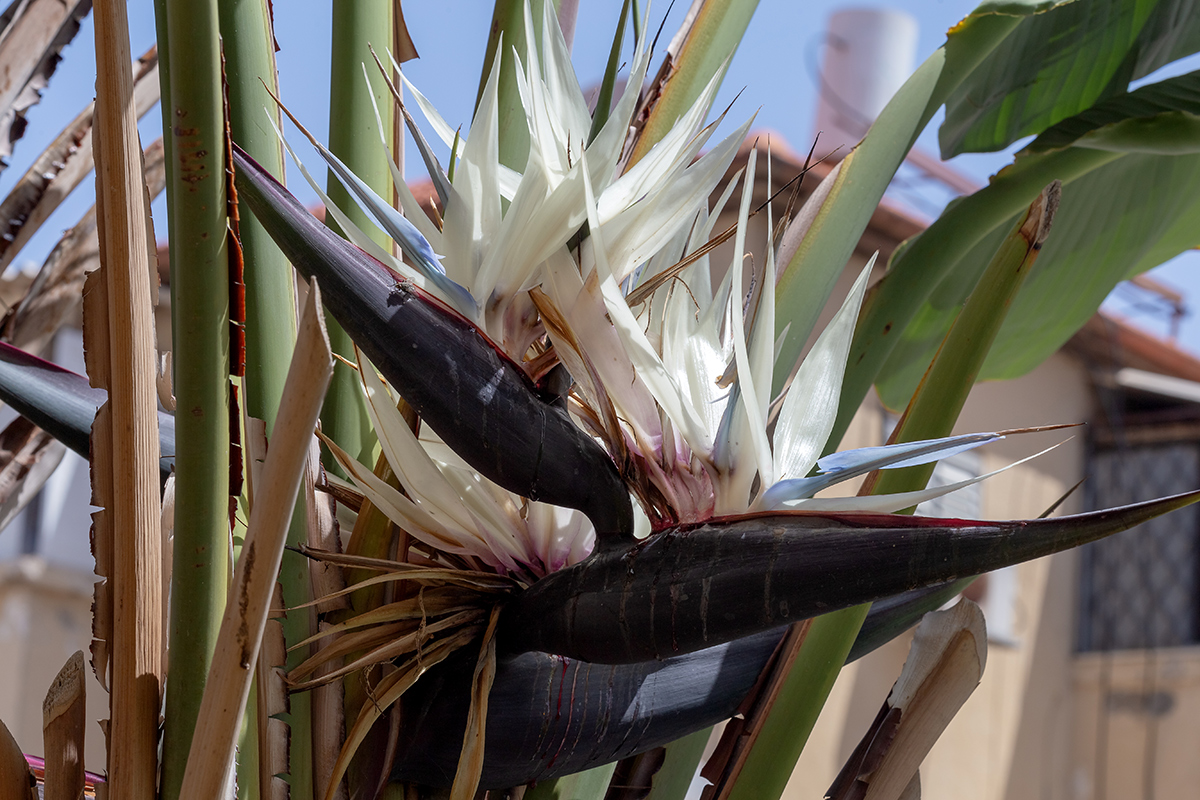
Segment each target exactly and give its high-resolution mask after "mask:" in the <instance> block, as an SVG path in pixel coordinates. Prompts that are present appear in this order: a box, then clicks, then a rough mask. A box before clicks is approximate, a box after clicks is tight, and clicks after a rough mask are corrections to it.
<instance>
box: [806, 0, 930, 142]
mask: <svg viewBox="0 0 1200 800" xmlns="http://www.w3.org/2000/svg"><path fill="white" fill-rule="evenodd" d="M823 44H824V58H823V59H822V63H821V71H820V74H819V76H818V81H819V86H818V90H819V93H820V96H819V100H818V104H817V127H816V130H817V131H820V133H821V136H820V139H819V140H818V142H817V150H816V155H817V156H818V157H819V156H824V155H827V154H829V153H830V152H831V151H833V150H835V149H836V148H839V147H840V148H841V149H838V150H837V153H836V155H834V156H833V158H834V159H838V158H841V157H842V156H844V155H845V154H846V153H848V152H850V149H851V148H853V147H854V145H856V144H858V142H859V140H860V139H862V137H863V136H864V135H865V134H866V132H867V128H869V127H870V126H871V123H872V122H874V121H875V118H876V117H877V116H879V112H880V111H882V110H883V107H884V106H885V105H887V102H888V100H890V99H891V98H892V95H893V94H895V93H896V90H898V89H899V88H900V87H901V85H903V83H904V81H905V80H907V78H908V76H909V74H910V73H911V72H912V70H913V63H914V61H915V58H916V53H917V21H916V20H915V19H914V18H913V17H912V16H910V15H908V14H905V13H904V12H902V11H895V10H892V9H882V8H859V9H849V10H845V11H838V12H836V13H834V14H833V15H831V16H830V18H829V28H828V31H827V32H826V36H825V41H824V42H823Z"/></svg>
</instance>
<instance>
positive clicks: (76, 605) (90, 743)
mask: <svg viewBox="0 0 1200 800" xmlns="http://www.w3.org/2000/svg"><path fill="white" fill-rule="evenodd" d="M93 580H95V578H94V577H93V576H91V575H87V574H84V573H81V572H78V571H76V570H69V569H63V568H61V567H57V566H54V565H52V564H48V563H47V562H46V561H45V560H44V559H41V558H38V557H36V556H25V557H22V558H18V559H14V560H11V561H5V562H0V676H3V678H4V679H3V680H0V720H3V721H4V724H5V725H6V726H7V727H8V729H9V731H10V732H11V733H12V735H13V737H14V738H15V739H16V740H17V744H18V745H20V747H21V750H22V751H23V752H26V753H34V754H41V753H42V752H43V747H42V699H43V698H44V697H45V696H46V690H47V689H49V688H50V683H51V682H52V681H53V680H54V677H55V675H57V674H58V671H59V670H60V669H61V668H62V666H63V664H65V663H66V661H67V659H68V658H70V657H71V654H72V653H74V652H75V651H76V650H82V651H83V652H84V655H85V657H86V656H88V655H89V654H88V646H89V644H90V642H91V638H92V592H91V585H92V581H93ZM85 672H86V675H87V688H86V691H87V719H88V724H87V726H86V728H85V730H84V735H85V737H86V738H85V749H84V763H85V765H86V767H87V768H88V769H90V770H93V771H101V770H103V768H104V742H103V737H102V734H101V732H100V727H99V726H98V725H97V723H96V720H99V719H105V718H107V717H108V694H107V693H105V692H104V691H103V690H102V689H101V688H100V684H99V683H98V682H97V681H96V679H95V676H93V674H92V669H91V666H90V665H89V666H87V667H86V669H85Z"/></svg>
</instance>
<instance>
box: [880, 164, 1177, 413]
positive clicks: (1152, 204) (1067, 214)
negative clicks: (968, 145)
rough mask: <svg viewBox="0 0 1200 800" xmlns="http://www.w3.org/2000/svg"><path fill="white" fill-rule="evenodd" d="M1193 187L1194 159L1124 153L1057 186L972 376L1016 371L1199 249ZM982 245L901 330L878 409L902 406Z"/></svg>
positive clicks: (958, 300)
mask: <svg viewBox="0 0 1200 800" xmlns="http://www.w3.org/2000/svg"><path fill="white" fill-rule="evenodd" d="M1063 152H1071V151H1063ZM1077 152H1079V153H1083V152H1085V151H1082V150H1077ZM1091 152H1097V153H1098V152H1099V151H1091ZM1198 182H1200V155H1190V156H1157V155H1144V154H1133V155H1128V156H1124V157H1122V158H1120V159H1117V160H1114V161H1112V162H1111V163H1108V164H1106V165H1104V166H1101V167H1099V168H1097V169H1095V170H1093V171H1091V172H1090V173H1088V174H1086V175H1084V176H1083V177H1080V178H1078V179H1076V180H1074V181H1072V182H1071V183H1069V184H1067V185H1065V186H1064V187H1063V200H1062V207H1061V208H1060V210H1059V215H1058V219H1057V221H1056V223H1055V230H1054V235H1052V236H1051V237H1050V239H1049V241H1048V242H1047V243H1046V247H1045V248H1044V249H1043V251H1042V254H1041V257H1040V258H1039V260H1038V263H1037V266H1036V268H1035V269H1034V271H1033V273H1032V274H1031V275H1030V277H1029V280H1028V281H1027V283H1026V285H1025V286H1024V287H1023V288H1022V290H1021V292H1020V294H1018V296H1017V298H1016V299H1015V300H1014V301H1013V307H1012V309H1011V311H1010V313H1009V317H1008V319H1007V320H1006V321H1005V323H1004V326H1003V327H1002V328H1001V330H1000V333H999V335H998V336H997V338H996V342H995V344H994V345H993V348H992V352H991V354H990V355H989V357H988V360H987V362H986V363H985V365H984V367H983V370H982V371H981V373H980V376H979V377H980V379H981V380H987V379H998V378H1013V377H1017V376H1019V375H1023V374H1025V373H1026V372H1028V371H1029V370H1031V369H1033V368H1034V367H1036V366H1037V365H1038V364H1040V363H1041V362H1042V361H1043V360H1045V359H1046V358H1047V357H1049V356H1050V354H1051V353H1053V352H1054V351H1055V350H1057V349H1058V348H1059V347H1061V346H1062V344H1063V343H1065V342H1066V341H1067V339H1069V338H1070V337H1071V336H1072V335H1073V334H1074V333H1075V331H1077V330H1078V329H1079V328H1080V327H1082V325H1083V324H1084V323H1085V322H1086V321H1087V320H1088V319H1089V318H1090V317H1091V315H1092V314H1094V313H1095V311H1096V309H1097V308H1098V307H1099V306H1100V303H1101V302H1103V300H1104V298H1105V297H1106V296H1107V295H1108V293H1109V292H1111V291H1112V289H1113V287H1114V286H1116V284H1117V283H1119V282H1120V281H1122V280H1126V279H1128V278H1131V277H1133V276H1134V275H1137V274H1140V273H1141V272H1144V271H1145V270H1147V269H1150V268H1151V267H1155V266H1157V265H1158V264H1161V263H1162V262H1164V261H1166V260H1167V259H1169V258H1172V257H1174V256H1175V255H1178V254H1179V253H1181V252H1183V251H1184V250H1187V249H1188V248H1191V247H1195V246H1197V245H1198V244H1200V197H1198V196H1197V194H1196V186H1197V185H1198ZM983 191H985V192H986V191H987V190H986V189H985V190H983ZM979 194H982V192H980V193H979ZM972 199H974V198H972ZM997 227H999V226H997ZM930 230H933V229H932V228H930ZM926 233H928V231H927V232H926ZM924 235H925V234H922V236H924ZM985 245H986V242H985V243H981V245H980V248H978V249H976V250H973V251H971V253H969V254H968V255H967V256H966V257H964V258H963V259H962V261H961V262H960V263H959V264H957V265H956V266H955V267H954V272H955V273H957V274H955V275H954V278H953V279H948V282H944V283H943V285H942V286H939V287H938V290H937V292H936V293H935V294H934V295H933V297H931V298H930V299H929V300H927V301H926V302H925V303H924V304H923V306H922V307H921V309H920V311H919V312H918V313H917V315H916V316H915V317H914V318H913V321H912V323H911V324H909V325H908V326H907V328H905V329H904V331H903V333H902V334H901V336H900V338H899V343H898V345H897V347H896V349H895V351H894V352H893V353H892V355H891V357H890V358H889V359H888V361H887V363H886V365H885V366H884V367H883V369H882V370H881V371H880V373H879V377H878V381H877V384H876V386H877V388H878V389H879V393H880V397H881V398H882V399H883V401H884V403H885V404H886V405H889V406H891V407H900V406H903V405H904V403H905V402H907V398H908V396H909V395H910V394H911V393H912V390H913V388H915V386H916V384H917V382H918V381H919V380H920V378H921V374H922V373H923V372H924V369H925V366H926V365H927V364H928V363H929V360H930V358H932V356H933V353H934V351H936V349H937V347H938V345H939V344H940V342H941V339H942V336H943V335H944V333H945V331H946V330H947V329H948V328H949V325H950V323H951V322H952V321H953V319H954V316H955V314H957V311H958V308H960V307H961V305H962V302H963V300H964V294H963V292H962V287H963V286H964V285H965V284H967V283H969V276H970V275H972V274H973V273H974V272H975V271H976V269H977V268H976V267H975V264H973V263H971V262H972V259H974V258H976V257H977V255H978V250H979V249H982V247H983V246H985ZM914 250H915V248H914ZM923 250H924V248H923ZM976 263H978V262H976ZM927 266H928V265H927Z"/></svg>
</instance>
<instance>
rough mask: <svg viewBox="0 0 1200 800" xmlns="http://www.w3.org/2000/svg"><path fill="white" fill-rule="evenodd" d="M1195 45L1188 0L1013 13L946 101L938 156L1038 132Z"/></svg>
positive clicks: (1197, 37) (1092, 3) (1122, 0)
mask: <svg viewBox="0 0 1200 800" xmlns="http://www.w3.org/2000/svg"><path fill="white" fill-rule="evenodd" d="M1196 50H1200V14H1198V13H1197V6H1196V3H1195V0H1150V1H1149V2H1148V1H1147V0H1088V2H1062V3H1059V4H1057V5H1056V6H1055V7H1054V8H1052V9H1050V10H1049V11H1046V12H1044V13H1041V14H1037V15H1034V16H1030V17H1028V18H1026V19H1025V20H1023V21H1022V22H1021V24H1020V25H1019V26H1018V27H1017V29H1016V30H1015V31H1013V33H1012V34H1011V35H1010V36H1009V37H1008V38H1007V39H1005V41H1004V43H1003V44H1001V45H1000V46H999V47H997V48H996V49H995V50H993V51H992V52H991V53H990V54H989V55H988V57H987V59H986V60H985V61H984V62H983V63H982V64H980V66H979V68H978V69H976V70H975V71H974V72H973V73H971V75H970V77H968V78H967V79H966V80H965V81H963V83H962V84H961V85H960V86H959V87H958V88H957V89H956V90H955V92H954V93H953V94H952V95H951V96H950V98H949V99H948V100H947V101H946V122H945V124H943V125H942V128H941V131H940V139H941V146H942V157H943V158H950V157H952V156H955V155H958V154H959V153H964V152H980V151H990V150H1000V149H1002V148H1004V147H1007V146H1008V145H1009V144H1012V143H1013V142H1014V141H1016V140H1017V139H1019V138H1021V137H1022V136H1027V135H1029V134H1031V133H1035V134H1036V133H1041V132H1042V131H1043V130H1045V129H1046V128H1048V127H1049V126H1051V125H1053V124H1055V123H1057V122H1059V121H1060V120H1063V119H1066V118H1067V117H1071V116H1073V115H1075V114H1078V113H1079V112H1081V111H1083V110H1084V109H1086V108H1088V107H1090V106H1091V105H1093V104H1094V103H1096V102H1098V101H1101V100H1103V99H1105V98H1107V97H1111V96H1113V95H1117V94H1120V93H1123V92H1125V91H1126V87H1127V86H1128V85H1129V82H1130V81H1131V80H1135V79H1137V78H1141V77H1143V76H1145V75H1148V74H1150V73H1151V72H1153V71H1154V70H1156V69H1158V68H1159V67H1161V66H1163V65H1164V64H1168V63H1170V62H1171V61H1174V60H1176V59H1178V58H1182V57H1183V56H1185V55H1188V54H1190V53H1193V52H1195V51H1196Z"/></svg>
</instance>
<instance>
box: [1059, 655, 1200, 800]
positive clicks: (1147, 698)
mask: <svg viewBox="0 0 1200 800" xmlns="http://www.w3.org/2000/svg"><path fill="white" fill-rule="evenodd" d="M1072 678H1073V685H1074V696H1075V704H1074V709H1073V710H1074V714H1073V722H1074V729H1075V730H1076V731H1077V732H1078V733H1077V735H1076V737H1075V740H1074V742H1073V747H1072V753H1071V755H1072V764H1071V769H1070V782H1071V790H1072V794H1071V797H1072V798H1073V800H1138V798H1146V799H1147V800H1148V799H1149V798H1153V797H1188V796H1195V793H1196V791H1197V790H1196V787H1197V786H1200V758H1197V757H1196V754H1197V744H1198V739H1200V731H1198V730H1197V726H1196V719H1197V718H1198V717H1200V647H1173V648H1166V649H1162V650H1126V651H1116V652H1105V653H1083V654H1080V655H1079V656H1077V657H1076V659H1075V663H1074V667H1073V670H1072Z"/></svg>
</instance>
